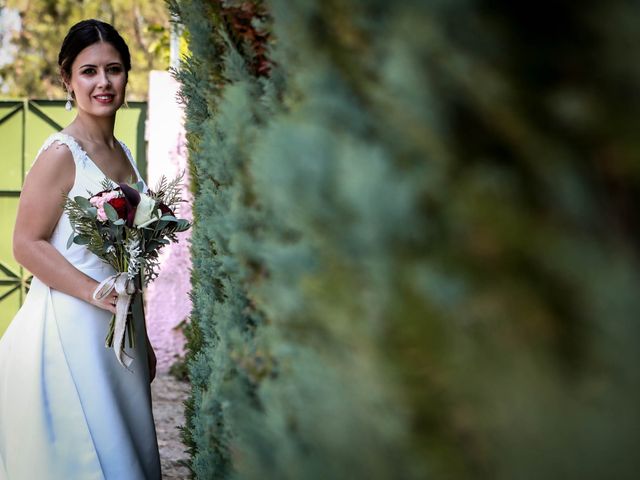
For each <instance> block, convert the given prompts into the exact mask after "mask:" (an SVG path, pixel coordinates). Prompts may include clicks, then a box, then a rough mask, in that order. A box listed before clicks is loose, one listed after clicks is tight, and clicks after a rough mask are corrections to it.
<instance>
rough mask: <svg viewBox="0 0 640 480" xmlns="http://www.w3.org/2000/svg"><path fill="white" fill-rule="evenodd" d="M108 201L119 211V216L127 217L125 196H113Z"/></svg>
mask: <svg viewBox="0 0 640 480" xmlns="http://www.w3.org/2000/svg"><path fill="white" fill-rule="evenodd" d="M107 203H108V204H109V205H111V206H112V207H113V208H114V209H115V211H116V212H117V213H118V218H122V219H126V218H127V213H128V212H127V201H126V200H125V199H124V198H123V197H118V198H112V199H111V200H109V201H108V202H107Z"/></svg>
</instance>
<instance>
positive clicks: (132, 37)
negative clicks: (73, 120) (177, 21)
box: [0, 0, 169, 100]
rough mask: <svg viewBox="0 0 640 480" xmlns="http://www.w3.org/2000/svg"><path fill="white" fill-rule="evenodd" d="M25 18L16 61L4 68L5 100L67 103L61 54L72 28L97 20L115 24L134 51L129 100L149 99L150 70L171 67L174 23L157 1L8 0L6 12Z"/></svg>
mask: <svg viewBox="0 0 640 480" xmlns="http://www.w3.org/2000/svg"><path fill="white" fill-rule="evenodd" d="M2 4H4V8H5V9H15V10H18V11H19V13H20V18H21V23H22V28H21V30H20V31H19V32H17V34H16V35H15V37H14V39H13V43H14V44H15V45H17V47H18V50H17V54H16V55H15V57H14V59H13V61H12V62H10V63H7V64H4V65H0V85H1V86H2V88H0V94H1V95H2V96H4V97H12V98H18V97H28V98H49V99H62V98H65V96H66V94H65V91H64V87H63V86H62V83H61V80H60V78H59V71H58V63H57V62H58V52H59V51H60V46H61V45H62V40H63V39H64V37H65V35H66V34H67V32H68V31H69V28H70V27H71V26H72V25H73V24H74V23H76V22H79V21H80V20H84V19H87V18H96V19H98V20H102V21H105V22H108V23H110V24H112V25H113V26H114V27H115V28H116V29H117V30H118V31H119V32H120V34H121V35H122V36H123V38H124V39H125V41H126V42H127V45H128V46H129V50H130V52H131V67H132V68H131V71H130V72H129V83H128V86H127V98H128V99H129V100H146V97H147V90H148V83H149V79H148V77H149V70H166V69H167V68H168V66H169V18H168V12H167V9H166V7H165V5H164V3H163V2H156V1H153V0H144V1H135V2H129V1H125V0H116V1H108V2H106V1H102V0H85V1H83V2H75V1H71V0H64V1H50V0H28V1H27V0H6V1H4V2H0V12H1V11H2V9H3V5H2Z"/></svg>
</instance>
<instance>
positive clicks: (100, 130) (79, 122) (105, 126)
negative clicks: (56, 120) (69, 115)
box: [68, 115, 116, 148]
mask: <svg viewBox="0 0 640 480" xmlns="http://www.w3.org/2000/svg"><path fill="white" fill-rule="evenodd" d="M115 120H116V119H115V116H114V117H110V118H83V117H81V116H80V115H78V116H77V117H76V118H75V120H74V121H73V122H71V124H70V125H69V127H68V128H69V130H71V131H72V132H74V133H75V135H74V136H76V137H79V138H78V139H79V140H81V141H83V140H84V141H85V142H89V143H92V144H96V145H107V146H109V147H111V148H113V146H114V144H115V139H114V136H113V127H114V124H115Z"/></svg>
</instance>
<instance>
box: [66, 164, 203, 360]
mask: <svg viewBox="0 0 640 480" xmlns="http://www.w3.org/2000/svg"><path fill="white" fill-rule="evenodd" d="M181 180H182V175H180V176H178V177H177V178H175V179H174V180H172V181H167V179H166V178H165V177H162V178H161V180H160V181H159V182H158V185H157V186H156V188H155V189H154V190H148V191H147V192H144V191H143V190H144V185H143V183H142V182H138V183H136V184H134V185H129V184H126V183H120V184H118V186H117V187H114V185H113V184H112V182H111V181H110V180H108V179H106V178H105V180H104V181H103V183H102V187H103V188H104V190H102V191H100V192H98V193H95V194H92V193H91V192H88V193H89V196H88V197H82V196H76V197H74V198H73V199H71V198H69V197H68V196H65V202H64V207H63V208H64V211H65V212H66V213H67V215H68V217H69V220H70V222H71V226H72V228H73V232H72V233H71V236H70V237H69V241H68V242H67V248H69V247H70V246H71V245H72V244H73V243H75V244H78V245H86V246H87V248H88V249H89V250H90V251H91V252H93V253H94V254H95V255H97V256H98V257H100V258H101V259H102V260H103V261H104V262H106V263H108V264H109V265H111V266H112V267H113V268H114V269H115V270H116V272H117V273H116V274H114V275H111V276H110V277H108V278H106V279H105V280H104V281H102V282H101V283H100V284H99V285H98V287H97V288H96V289H95V291H94V293H93V298H94V299H96V300H100V299H102V298H105V297H106V296H107V295H109V294H110V293H111V291H113V290H114V289H115V291H116V292H117V294H118V299H117V302H116V314H115V315H114V316H113V317H112V318H111V322H110V324H109V331H108V333H107V337H106V339H105V346H106V347H108V348H111V347H112V346H114V343H115V346H114V351H115V355H116V358H117V359H118V362H120V364H121V365H123V366H124V367H125V368H128V367H129V365H130V364H131V362H132V361H133V358H131V357H130V356H128V355H127V354H126V353H125V351H124V337H125V332H126V334H127V335H128V337H129V346H130V347H134V346H135V331H134V322H133V319H132V313H131V312H130V306H131V302H132V299H133V298H134V297H136V296H137V300H138V301H140V302H141V300H142V299H141V294H142V286H143V285H146V284H148V283H149V282H150V281H152V280H154V279H155V278H156V277H157V276H158V253H159V250H160V249H161V248H162V247H163V246H164V245H167V244H169V243H170V242H176V241H177V236H176V234H177V233H178V232H183V231H185V230H187V229H189V228H190V227H191V224H190V223H189V222H188V221H187V220H185V219H181V218H176V216H175V215H174V213H173V212H174V210H175V209H176V207H177V206H178V204H179V203H180V202H182V201H183V200H182V198H181V195H180V187H181Z"/></svg>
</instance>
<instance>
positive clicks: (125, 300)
mask: <svg viewBox="0 0 640 480" xmlns="http://www.w3.org/2000/svg"><path fill="white" fill-rule="evenodd" d="M114 289H115V291H116V293H117V294H118V300H117V301H116V318H115V322H116V323H115V327H114V333H113V350H114V352H115V355H116V358H117V359H118V362H119V363H120V365H122V366H123V367H125V368H126V369H127V370H129V365H131V362H133V357H131V356H129V355H127V352H125V351H124V333H125V330H126V327H127V312H128V311H129V305H130V304H131V296H132V295H133V294H134V293H135V291H136V286H135V285H134V283H133V281H131V280H130V279H129V277H128V275H127V272H120V273H116V274H114V275H111V276H110V277H107V278H105V279H104V280H103V281H102V282H100V284H99V285H98V286H97V287H96V289H95V290H94V292H93V298H94V300H102V299H103V298H105V297H106V296H107V295H109V294H110V293H111V292H112V291H113V290H114ZM132 321H133V319H132ZM129 371H131V370H129Z"/></svg>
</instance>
